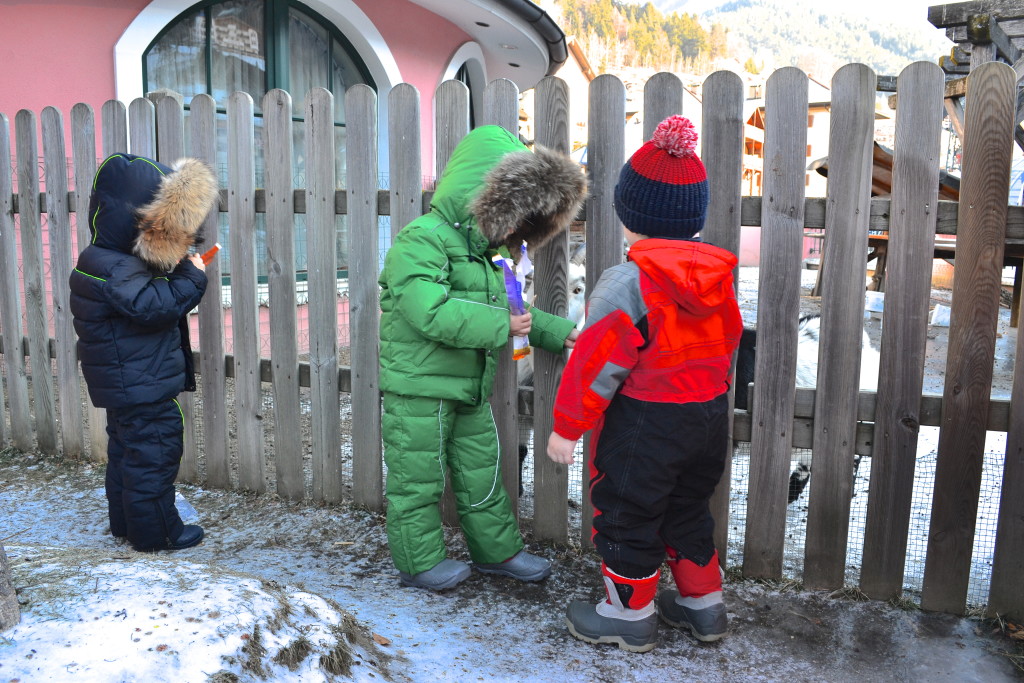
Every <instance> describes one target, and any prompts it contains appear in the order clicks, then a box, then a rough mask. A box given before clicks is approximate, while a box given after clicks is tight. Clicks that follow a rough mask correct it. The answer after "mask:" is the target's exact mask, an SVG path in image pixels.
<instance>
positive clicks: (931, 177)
mask: <svg viewBox="0 0 1024 683" xmlns="http://www.w3.org/2000/svg"><path fill="white" fill-rule="evenodd" d="M896 89H897V95H898V97H899V100H900V106H899V109H898V110H897V111H896V145H895V151H894V157H893V169H892V178H893V179H892V204H891V206H892V211H891V219H890V221H891V222H890V224H889V247H890V256H889V260H888V263H887V266H886V268H887V273H886V294H885V307H884V312H883V318H884V320H885V326H884V328H883V330H882V346H881V354H880V358H879V370H878V393H877V398H876V401H875V412H874V415H875V427H874V435H873V438H872V440H871V443H872V459H871V485H870V493H869V495H868V510H867V521H866V523H865V532H864V554H863V558H864V559H863V562H862V565H861V575H860V588H861V590H862V591H864V593H865V594H866V595H868V596H869V597H872V598H875V599H878V600H890V599H893V598H896V597H899V595H900V593H901V592H902V590H903V574H904V567H905V566H906V557H907V534H908V532H909V529H910V512H911V503H912V497H913V487H914V470H915V466H916V464H917V442H918V433H919V431H920V426H921V415H920V413H921V392H922V388H923V385H924V355H925V347H926V345H927V342H928V339H927V337H928V305H929V296H930V295H931V268H932V244H933V243H934V241H935V224H936V216H937V213H936V205H937V204H938V197H939V164H938V163H937V158H938V153H939V141H940V132H941V125H942V112H941V111H940V110H939V109H938V108H937V107H936V106H935V102H937V101H938V100H940V99H941V98H942V92H943V76H942V70H941V69H940V68H939V67H938V66H937V65H935V64H928V63H925V62H918V63H916V64H911V65H910V66H908V67H907V68H906V69H904V70H903V72H902V73H901V74H900V76H899V79H898V80H897V83H896ZM911 359H913V360H911Z"/></svg>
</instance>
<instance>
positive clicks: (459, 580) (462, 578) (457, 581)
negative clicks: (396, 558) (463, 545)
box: [398, 571, 469, 592]
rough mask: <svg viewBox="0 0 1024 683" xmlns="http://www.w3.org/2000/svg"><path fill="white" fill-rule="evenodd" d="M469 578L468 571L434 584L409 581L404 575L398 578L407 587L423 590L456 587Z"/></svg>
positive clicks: (435, 590) (441, 589) (440, 589)
mask: <svg viewBox="0 0 1024 683" xmlns="http://www.w3.org/2000/svg"><path fill="white" fill-rule="evenodd" d="M468 578H469V572H468V571H466V572H465V573H459V574H456V575H455V576H453V577H451V578H450V579H448V580H447V581H443V582H441V583H438V584H433V585H427V584H424V583H416V582H415V581H407V580H406V579H405V578H403V577H402V576H399V577H398V580H399V581H400V582H401V584H402V585H403V586H405V587H406V588H422V589H423V590H428V591H434V592H437V591H446V590H448V589H449V588H455V586H457V585H459V584H460V583H462V582H463V581H465V580H466V579H468Z"/></svg>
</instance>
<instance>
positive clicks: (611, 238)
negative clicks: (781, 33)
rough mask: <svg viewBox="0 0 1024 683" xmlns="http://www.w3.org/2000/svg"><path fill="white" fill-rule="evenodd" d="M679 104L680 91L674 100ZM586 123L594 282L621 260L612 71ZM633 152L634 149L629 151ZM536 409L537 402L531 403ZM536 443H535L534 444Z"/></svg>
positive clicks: (593, 92) (621, 94)
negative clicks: (616, 189)
mask: <svg viewBox="0 0 1024 683" xmlns="http://www.w3.org/2000/svg"><path fill="white" fill-rule="evenodd" d="M676 104H677V105H678V107H679V108H682V96H681V94H680V98H679V100H678V102H677V103H676ZM588 116H589V124H588V126H587V179H588V185H587V187H588V189H589V198H588V200H587V205H586V209H585V211H586V219H587V224H586V245H587V246H586V249H587V263H586V269H587V270H586V281H587V283H588V287H590V288H593V287H594V285H595V284H597V280H598V278H600V276H601V273H603V272H604V271H605V269H606V268H610V267H611V266H614V265H618V264H619V263H622V247H623V239H624V238H623V234H622V228H621V223H619V218H618V216H617V215H616V213H615V208H614V204H613V201H614V199H615V183H617V182H618V180H619V171H620V170H621V169H622V163H623V162H624V161H625V159H626V142H625V134H626V86H625V85H623V83H622V81H621V80H619V79H618V78H616V77H615V76H611V75H607V74H605V75H602V76H598V77H597V78H595V79H594V81H593V82H592V83H591V84H590V93H589V100H588ZM630 153H631V154H632V151H630ZM534 413H535V414H536V408H534ZM538 444H539V449H538ZM546 453H547V442H546V441H540V442H538V441H537V440H536V437H535V438H534V457H538V455H539V457H540V458H545V459H546ZM589 453H590V434H589V433H587V434H585V435H584V436H583V454H584V455H583V457H584V458H586V457H588V454H589ZM582 470H583V471H582V473H581V478H582V481H581V482H580V490H581V491H589V490H590V468H589V467H588V466H586V465H584V467H583V468H582ZM581 512H582V514H581V521H580V527H581V528H580V543H581V544H582V545H583V546H584V547H592V543H591V540H590V537H591V530H592V528H593V517H594V508H593V505H591V503H590V496H583V506H582V511H581Z"/></svg>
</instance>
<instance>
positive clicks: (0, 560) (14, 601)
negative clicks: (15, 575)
mask: <svg viewBox="0 0 1024 683" xmlns="http://www.w3.org/2000/svg"><path fill="white" fill-rule="evenodd" d="M19 621H21V610H20V608H19V607H18V594H17V593H16V592H15V591H14V584H13V583H12V582H11V566H10V564H8V562H7V553H6V552H5V551H4V547H3V545H0V632H2V631H6V630H7V629H9V628H11V627H12V626H16V625H17V624H18V622H19Z"/></svg>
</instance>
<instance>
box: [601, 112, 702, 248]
mask: <svg viewBox="0 0 1024 683" xmlns="http://www.w3.org/2000/svg"><path fill="white" fill-rule="evenodd" d="M696 146H697V130H696V129H695V128H694V127H693V123H691V122H690V120H689V119H687V118H684V117H682V116H670V117H668V118H667V119H665V120H664V121H662V122H661V123H659V124H658V127H657V129H656V130H655V131H654V135H652V136H651V139H650V140H648V141H647V142H646V143H644V145H643V147H641V148H640V149H638V150H637V151H636V153H635V154H633V156H632V157H630V158H629V161H627V162H626V164H625V165H624V166H623V167H622V172H621V173H619V182H618V184H617V185H616V186H615V212H616V213H617V214H618V215H619V220H621V221H622V223H623V225H625V226H626V228H628V229H629V230H631V231H633V232H635V233H639V234H641V235H647V236H648V237H668V238H674V239H689V238H691V237H693V236H694V235H696V234H697V233H698V232H700V230H701V228H703V227H704V216H705V214H706V213H707V209H708V176H707V172H706V171H705V170H704V164H703V162H701V160H700V157H698V156H697V154H696V153H695V152H694V151H693V150H694V148H695V147H696Z"/></svg>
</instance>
